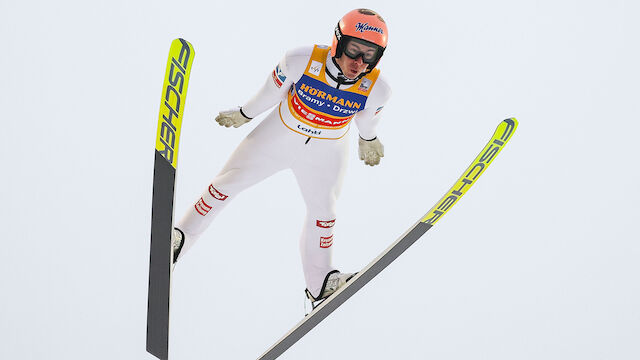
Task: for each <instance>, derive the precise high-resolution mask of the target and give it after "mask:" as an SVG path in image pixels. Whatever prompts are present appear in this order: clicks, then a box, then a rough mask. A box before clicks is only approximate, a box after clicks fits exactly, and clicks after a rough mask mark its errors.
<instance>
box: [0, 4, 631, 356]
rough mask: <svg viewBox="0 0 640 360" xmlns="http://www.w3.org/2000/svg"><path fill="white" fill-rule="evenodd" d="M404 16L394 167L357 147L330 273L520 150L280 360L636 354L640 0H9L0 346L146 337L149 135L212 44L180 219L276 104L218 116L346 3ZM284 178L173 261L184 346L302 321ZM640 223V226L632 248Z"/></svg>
mask: <svg viewBox="0 0 640 360" xmlns="http://www.w3.org/2000/svg"><path fill="white" fill-rule="evenodd" d="M362 6H366V7H369V8H372V9H375V10H377V11H378V12H379V13H381V14H382V15H383V17H384V18H385V19H386V21H387V24H388V26H389V33H390V35H389V45H388V48H387V51H386V52H385V56H384V58H383V60H382V61H381V64H380V66H381V69H382V73H383V74H384V75H385V77H386V78H387V80H388V81H389V83H390V84H391V87H392V89H393V96H392V98H391V100H390V101H389V103H388V104H387V106H386V107H385V110H384V119H383V120H382V122H381V123H380V126H379V128H378V134H379V137H380V139H381V141H382V142H383V143H384V145H385V157H384V158H383V160H382V163H381V165H380V166H376V167H373V168H372V167H369V166H365V165H363V164H362V162H360V161H359V160H358V158H357V141H356V139H357V132H356V131H354V129H355V127H354V128H352V131H351V132H350V141H351V149H350V154H351V155H350V163H349V169H348V172H347V175H346V179H345V183H344V188H343V191H342V195H341V199H340V202H339V204H338V221H337V224H336V229H335V230H336V233H335V234H336V237H335V242H334V243H335V244H334V247H335V248H334V260H335V265H336V266H337V267H338V268H339V269H341V270H343V271H357V270H359V269H361V268H363V267H364V266H365V265H367V264H368V263H369V261H371V260H372V259H373V258H375V257H376V256H377V255H378V254H379V253H380V252H381V251H382V250H383V249H385V248H386V247H387V246H388V245H389V244H391V243H392V242H393V241H395V240H396V239H397V238H398V236H400V235H401V234H402V233H403V232H404V231H405V230H407V229H408V228H409V227H410V226H411V225H412V224H413V223H414V222H415V221H417V220H419V219H420V218H421V217H422V216H423V215H424V214H425V213H426V212H427V211H428V210H429V208H430V207H431V206H432V205H433V204H434V203H435V202H436V201H437V200H438V199H439V198H440V197H441V196H442V195H443V194H444V192H445V191H446V190H447V189H448V188H449V187H450V186H451V185H452V184H453V182H454V181H455V180H456V179H457V178H458V176H459V175H460V173H461V172H462V171H463V170H464V169H465V168H466V167H467V166H468V164H469V163H470V162H471V160H472V159H473V158H474V157H475V156H476V155H477V153H478V152H479V151H480V150H481V149H482V147H483V146H484V145H485V143H486V141H487V140H488V139H489V137H490V136H491V134H492V133H493V131H494V130H495V127H496V126H497V125H498V123H499V122H500V121H501V120H503V119H504V118H507V117H512V116H513V117H516V118H517V119H518V120H519V122H520V126H519V128H518V130H517V132H516V133H515V135H514V136H513V138H512V140H511V142H510V143H509V144H508V145H507V146H506V148H505V149H504V150H503V151H502V153H501V154H500V156H499V157H498V158H497V159H496V160H495V161H494V162H493V164H492V165H491V167H490V168H489V169H488V171H487V172H486V173H485V174H484V175H483V176H482V178H481V179H480V180H479V182H478V183H477V184H476V185H475V186H474V187H473V188H472V189H471V190H470V191H469V192H468V193H467V195H466V196H465V197H464V198H463V199H462V200H461V201H460V202H459V203H458V204H457V205H456V206H455V207H454V208H453V209H452V210H451V211H450V212H449V213H447V215H446V216H445V217H444V218H443V219H442V220H441V221H440V222H439V223H438V224H437V225H436V226H435V227H434V228H433V229H432V230H431V231H429V232H428V233H427V234H426V235H425V236H424V237H423V238H422V239H420V240H419V241H418V242H417V243H416V244H415V245H414V246H413V247H411V248H410V249H409V250H408V251H407V252H406V253H405V254H403V255H402V256H401V257H400V258H399V259H398V260H397V261H396V262H395V263H393V264H392V265H391V266H389V267H388V268H387V269H386V270H385V271H384V272H383V273H382V274H380V276H378V277H377V278H375V279H374V280H373V281H371V282H370V283H369V284H368V285H367V286H366V287H365V288H363V289H362V291H360V292H359V293H357V294H356V295H355V296H354V297H352V298H351V299H350V300H349V301H348V302H347V303H345V304H344V305H343V306H342V307H340V308H339V309H338V310H337V311H336V312H334V313H333V314H332V315H331V316H330V317H329V318H328V319H326V320H325V321H324V322H322V323H321V324H320V325H319V326H317V327H316V328H315V329H314V330H313V331H311V332H310V333H309V334H307V335H306V336H305V337H304V338H303V339H302V340H301V341H299V342H298V343H297V344H296V345H294V346H293V347H292V348H291V349H289V350H288V351H287V352H286V353H285V354H284V355H283V356H282V357H281V359H296V360H297V359H312V360H315V359H327V360H328V359H331V360H336V359H442V360H448V359H452V360H453V359H456V360H458V359H459V360H463V359H464V360H468V359H491V360H498V359H504V360H512V359H536V360H538V359H547V360H551V359H558V360H560V359H562V360H566V359H581V360H587V359H616V360H624V359H638V358H640V343H639V342H638V339H639V338H640V306H638V304H639V302H640V283H639V282H638V274H639V271H640V261H638V257H639V256H640V245H639V244H638V238H639V237H638V231H637V229H636V225H634V224H637V221H638V215H640V214H639V211H638V201H639V200H640V193H639V190H638V189H639V188H638V185H637V184H638V182H639V181H640V170H639V169H638V159H637V157H638V155H639V154H640V145H639V144H638V143H639V142H638V132H639V130H640V125H639V124H638V121H639V117H638V112H639V110H640V109H639V105H638V95H639V93H640V91H639V86H638V84H639V83H640V70H639V69H638V64H640V51H639V50H638V34H640V25H638V18H639V16H640V5H639V3H638V2H637V1H632V0H627V1H623V0H610V1H578V0H573V1H570V0H557V1H551V0H548V1H507V0H503V1H499V0H486V1H470V0H467V1H442V0H438V1H425V2H420V3H415V2H411V3H409V2H407V3H406V4H405V3H403V2H399V1H377V0H372V1H369V2H355V1H348V0H345V1H323V2H307V1H279V2H278V1H275V2H257V1H256V2H245V1H231V2H220V1H180V2H178V1H176V2H169V1H124V0H115V1H93V2H91V1H68V0H61V1H10V0H0V39H2V43H3V47H2V48H3V51H2V56H0V68H2V70H3V75H2V80H1V81H0V84H1V85H0V108H1V109H2V114H3V116H2V124H3V125H4V131H3V132H2V134H3V141H1V142H0V153H1V154H3V161H2V164H3V170H1V171H0V204H2V205H1V206H0V219H2V222H1V224H2V228H1V230H2V232H1V234H2V235H1V237H2V241H1V244H2V254H3V256H2V260H1V261H0V274H2V276H1V279H2V280H0V285H1V286H0V289H1V290H0V358H1V359H11V360H22V359H65V360H71V359H96V360H98V359H135V360H138V359H140V360H145V359H152V357H151V355H149V354H147V353H146V352H145V331H146V305H147V281H148V257H149V232H150V217H151V194H152V192H151V186H152V174H153V157H154V145H155V131H156V126H157V117H158V109H159V103H160V94H161V87H162V80H163V76H164V70H165V66H166V57H167V54H168V51H169V46H170V43H171V41H172V40H173V39H174V38H177V37H182V38H185V39H186V40H188V41H190V42H191V43H192V44H193V46H194V48H195V51H196V56H195V60H194V63H193V68H192V74H191V81H190V84H189V90H188V97H187V105H186V111H185V116H184V122H183V129H182V139H181V146H180V157H179V168H178V184H177V195H176V216H181V214H182V213H183V212H184V211H185V210H186V209H187V208H188V207H189V206H191V205H192V203H193V202H194V201H195V200H196V199H197V197H199V196H200V195H199V194H200V193H201V191H202V190H203V189H204V188H205V186H207V184H208V183H209V182H210V181H211V179H212V178H213V177H214V176H215V174H216V173H217V172H218V171H219V170H220V168H221V167H222V165H223V164H224V163H225V162H226V160H227V158H228V157H229V155H230V154H231V153H232V151H233V150H234V149H235V146H236V145H237V144H238V143H239V142H240V141H241V140H242V138H244V136H246V135H247V134H248V133H249V132H250V131H251V129H253V128H254V127H255V126H256V125H257V124H258V123H259V122H260V120H261V119H262V118H263V116H262V117H258V118H256V119H254V120H253V121H252V122H250V123H249V124H247V125H245V126H243V127H241V128H238V129H227V128H222V127H220V126H218V125H217V124H216V123H215V122H214V121H213V118H214V117H215V115H216V114H217V112H218V111H220V110H224V109H227V108H229V107H231V106H235V105H240V104H242V103H244V102H245V101H246V100H248V99H249V98H250V97H251V96H252V95H253V94H254V93H255V92H256V91H257V89H259V87H260V86H261V85H262V83H263V82H264V81H265V79H266V78H267V77H268V76H269V74H270V72H271V70H272V69H273V67H274V66H275V65H276V63H277V62H278V61H279V60H280V58H281V57H282V55H283V54H284V52H285V51H286V50H288V49H291V48H294V47H298V46H306V45H312V44H315V43H320V44H323V43H324V44H329V43H330V41H331V35H332V31H333V28H334V26H335V24H336V22H337V21H338V19H339V18H340V17H341V16H342V15H343V14H344V13H346V12H347V11H349V10H351V9H353V8H357V7H362ZM304 212H305V207H304V204H303V201H302V198H301V195H300V192H299V190H298V188H297V184H296V182H295V179H294V177H293V175H292V173H291V172H289V171H285V172H282V173H278V174H276V175H275V176H273V177H271V178H269V179H267V180H265V181H264V182H262V183H260V184H258V185H256V186H255V187H253V188H250V189H249V190H247V191H246V192H244V193H242V194H241V195H240V196H239V197H238V198H237V199H235V200H234V201H233V202H232V203H231V204H230V205H229V206H228V207H227V208H226V210H225V211H224V212H223V213H221V215H220V216H219V217H218V218H217V219H216V221H215V222H214V223H213V225H212V226H211V227H210V228H209V229H208V231H207V232H206V233H205V235H203V237H202V238H201V239H200V240H199V242H198V243H197V244H196V246H195V247H193V248H192V249H191V251H190V252H189V253H188V256H185V257H184V258H183V261H182V262H181V263H180V264H179V266H178V267H177V268H176V271H175V273H174V278H173V293H172V314H171V315H172V318H171V342H170V354H171V358H172V359H180V360H182V359H255V358H257V357H258V356H259V355H260V354H262V353H263V352H264V351H265V350H266V349H267V348H269V347H270V346H271V345H272V344H273V343H274V342H275V341H276V340H278V339H279V338H280V337H281V336H282V335H283V334H284V333H286V332H287V331H288V330H289V329H290V328H291V327H292V326H293V325H295V324H296V323H297V322H298V321H299V320H300V319H301V318H302V316H303V315H304V307H303V304H304V294H303V290H304V287H305V285H304V280H303V276H302V268H301V264H300V259H299V255H298V237H299V235H300V232H301V229H302V219H303V216H304ZM634 239H635V240H634Z"/></svg>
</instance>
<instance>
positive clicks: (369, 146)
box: [358, 137, 384, 166]
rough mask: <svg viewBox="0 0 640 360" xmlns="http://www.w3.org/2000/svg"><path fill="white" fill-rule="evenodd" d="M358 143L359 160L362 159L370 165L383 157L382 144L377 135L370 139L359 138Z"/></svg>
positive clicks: (375, 163)
mask: <svg viewBox="0 0 640 360" xmlns="http://www.w3.org/2000/svg"><path fill="white" fill-rule="evenodd" d="M358 145H359V147H358V154H359V155H360V160H364V163H365V164H367V165H370V166H374V165H378V164H380V158H381V157H384V145H382V143H381V142H380V140H378V138H377V137H375V138H373V139H371V140H365V139H363V138H359V139H358Z"/></svg>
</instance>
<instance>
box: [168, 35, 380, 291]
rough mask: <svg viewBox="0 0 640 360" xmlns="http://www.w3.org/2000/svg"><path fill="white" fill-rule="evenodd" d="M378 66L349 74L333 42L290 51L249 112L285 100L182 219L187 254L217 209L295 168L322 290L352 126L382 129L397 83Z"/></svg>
mask: <svg viewBox="0 0 640 360" xmlns="http://www.w3.org/2000/svg"><path fill="white" fill-rule="evenodd" d="M379 72H380V71H379V70H378V69H374V70H373V71H371V72H370V73H368V74H366V75H365V76H364V77H361V78H360V79H357V80H348V79H346V78H341V73H340V70H339V69H338V67H337V66H336V65H335V63H334V62H333V60H332V58H331V54H330V48H329V47H327V46H321V45H315V46H314V47H313V48H310V47H307V48H300V49H296V50H293V51H289V52H287V54H286V55H285V56H284V58H283V59H282V60H281V61H280V63H278V65H277V66H276V68H275V69H274V70H273V72H272V73H271V75H270V76H269V78H268V79H267V81H266V83H265V84H264V85H263V87H262V89H261V90H260V91H259V92H258V93H257V94H256V95H255V96H254V97H253V98H252V99H251V100H249V101H248V102H247V103H246V104H245V105H244V106H242V111H243V113H244V114H246V115H247V116H249V117H252V118H253V117H255V116H257V115H259V114H260V113H263V112H265V111H266V110H268V109H269V108H271V107H272V106H273V105H276V104H277V106H276V107H275V108H274V109H273V110H272V111H271V112H270V113H269V114H268V115H267V116H266V118H265V119H264V120H263V121H262V122H261V123H260V124H258V126H256V128H255V129H254V130H253V131H251V133H250V134H249V135H247V137H246V138H245V139H244V140H243V141H242V142H241V143H240V144H239V145H238V147H237V149H236V150H235V151H234V153H233V154H232V155H231V157H230V158H229V160H228V161H227V163H226V164H225V166H224V167H223V169H222V170H221V171H220V173H218V175H217V176H216V177H215V178H214V179H213V181H212V182H211V184H210V185H208V186H207V188H206V189H205V191H204V192H203V193H202V196H201V197H200V198H199V199H198V200H197V201H196V202H195V204H194V205H193V206H192V207H191V208H189V209H188V210H187V212H186V213H185V215H184V216H183V217H182V219H181V220H180V221H179V222H178V223H177V225H176V227H178V228H179V229H181V230H182V231H183V232H184V234H185V242H184V245H183V248H182V251H181V252H180V257H182V256H183V255H184V254H185V252H187V251H188V250H189V248H190V247H191V246H193V244H194V242H195V241H196V239H197V238H198V237H199V236H200V235H201V234H202V233H203V232H204V230H205V229H206V228H207V227H208V226H209V224H210V223H211V221H212V220H213V219H214V218H215V217H216V215H217V214H218V213H219V212H220V211H221V210H222V209H223V208H224V207H225V205H226V204H228V203H229V201H231V200H232V199H233V198H234V197H235V196H237V195H238V194H239V193H240V192H242V191H243V190H244V189H246V188H248V187H250V186H252V185H254V184H256V183H258V182H260V181H262V180H264V179H265V178H267V177H269V176H271V175H273V174H274V173H276V172H278V171H280V170H284V169H291V170H292V172H293V174H294V176H295V178H296V180H297V183H298V185H299V187H300V190H301V192H302V196H303V198H304V201H305V203H306V207H307V213H306V217H305V220H304V225H303V228H302V235H301V237H300V254H301V257H302V266H303V271H304V276H305V281H306V285H307V289H309V291H311V293H312V294H313V295H314V296H316V295H318V293H319V292H320V288H321V287H322V282H323V280H324V278H325V276H326V274H327V273H328V272H330V271H332V270H334V267H333V265H332V262H331V253H332V244H333V242H334V241H335V239H334V234H333V226H334V224H335V221H336V211H335V205H336V200H337V199H338V196H339V194H340V188H341V186H342V179H343V177H344V174H345V170H346V165H347V155H348V148H349V146H348V145H349V144H348V141H347V138H348V137H347V136H345V135H346V134H347V132H348V131H349V127H350V125H351V121H352V120H354V121H355V123H356V125H357V127H358V131H359V133H360V136H361V137H362V138H363V139H366V140H370V139H373V138H375V137H376V126H377V124H378V122H379V116H380V114H379V113H380V110H381V109H382V107H383V106H384V104H385V103H386V101H387V99H388V98H389V96H390V94H391V91H390V89H389V86H388V85H387V83H386V82H385V81H384V79H382V78H381V77H380V76H379Z"/></svg>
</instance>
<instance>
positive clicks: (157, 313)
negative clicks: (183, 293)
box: [147, 39, 195, 360]
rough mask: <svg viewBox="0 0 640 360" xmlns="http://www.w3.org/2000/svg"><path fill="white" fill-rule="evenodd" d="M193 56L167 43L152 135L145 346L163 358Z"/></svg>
mask: <svg viewBox="0 0 640 360" xmlns="http://www.w3.org/2000/svg"><path fill="white" fill-rule="evenodd" d="M194 55H195V52H194V50H193V46H192V45H191V44H190V43H189V42H187V41H186V40H184V39H176V40H173V42H172V43H171V48H170V50H169V59H168V60H167V68H166V72H165V77H164V84H163V86H162V97H161V100H160V115H159V117H158V131H157V134H156V150H155V160H154V171H153V200H152V205H151V206H152V210H151V254H150V260H149V295H148V307H147V351H148V352H149V353H151V354H152V355H154V356H156V357H157V358H159V359H163V360H166V359H167V358H168V357H169V299H170V292H171V265H172V264H171V262H172V259H171V232H172V230H173V200H174V189H175V176H176V168H177V166H178V145H179V140H180V128H181V125H182V116H183V114H184V107H185V100H186V95H187V86H188V84H189V75H190V73H191V64H192V63H193V58H194Z"/></svg>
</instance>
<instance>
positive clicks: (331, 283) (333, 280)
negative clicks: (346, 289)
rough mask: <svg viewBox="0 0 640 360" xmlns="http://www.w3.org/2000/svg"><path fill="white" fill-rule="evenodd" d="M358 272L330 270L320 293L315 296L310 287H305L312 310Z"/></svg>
mask: <svg viewBox="0 0 640 360" xmlns="http://www.w3.org/2000/svg"><path fill="white" fill-rule="evenodd" d="M356 274H357V273H353V274H351V273H341V272H340V271H338V270H333V271H330V272H329V273H328V274H327V276H326V277H325V278H324V282H323V283H322V288H320V295H318V297H314V296H313V295H312V294H311V291H309V289H305V290H304V292H305V294H306V295H307V299H309V301H310V302H311V307H312V311H313V309H315V308H316V307H317V306H318V305H320V304H322V302H323V301H324V300H326V299H327V298H328V297H329V296H331V294H333V293H335V292H336V291H337V290H338V289H339V288H341V287H342V286H344V284H346V283H347V281H349V280H351V278H352V277H354V276H355V275H356Z"/></svg>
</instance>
